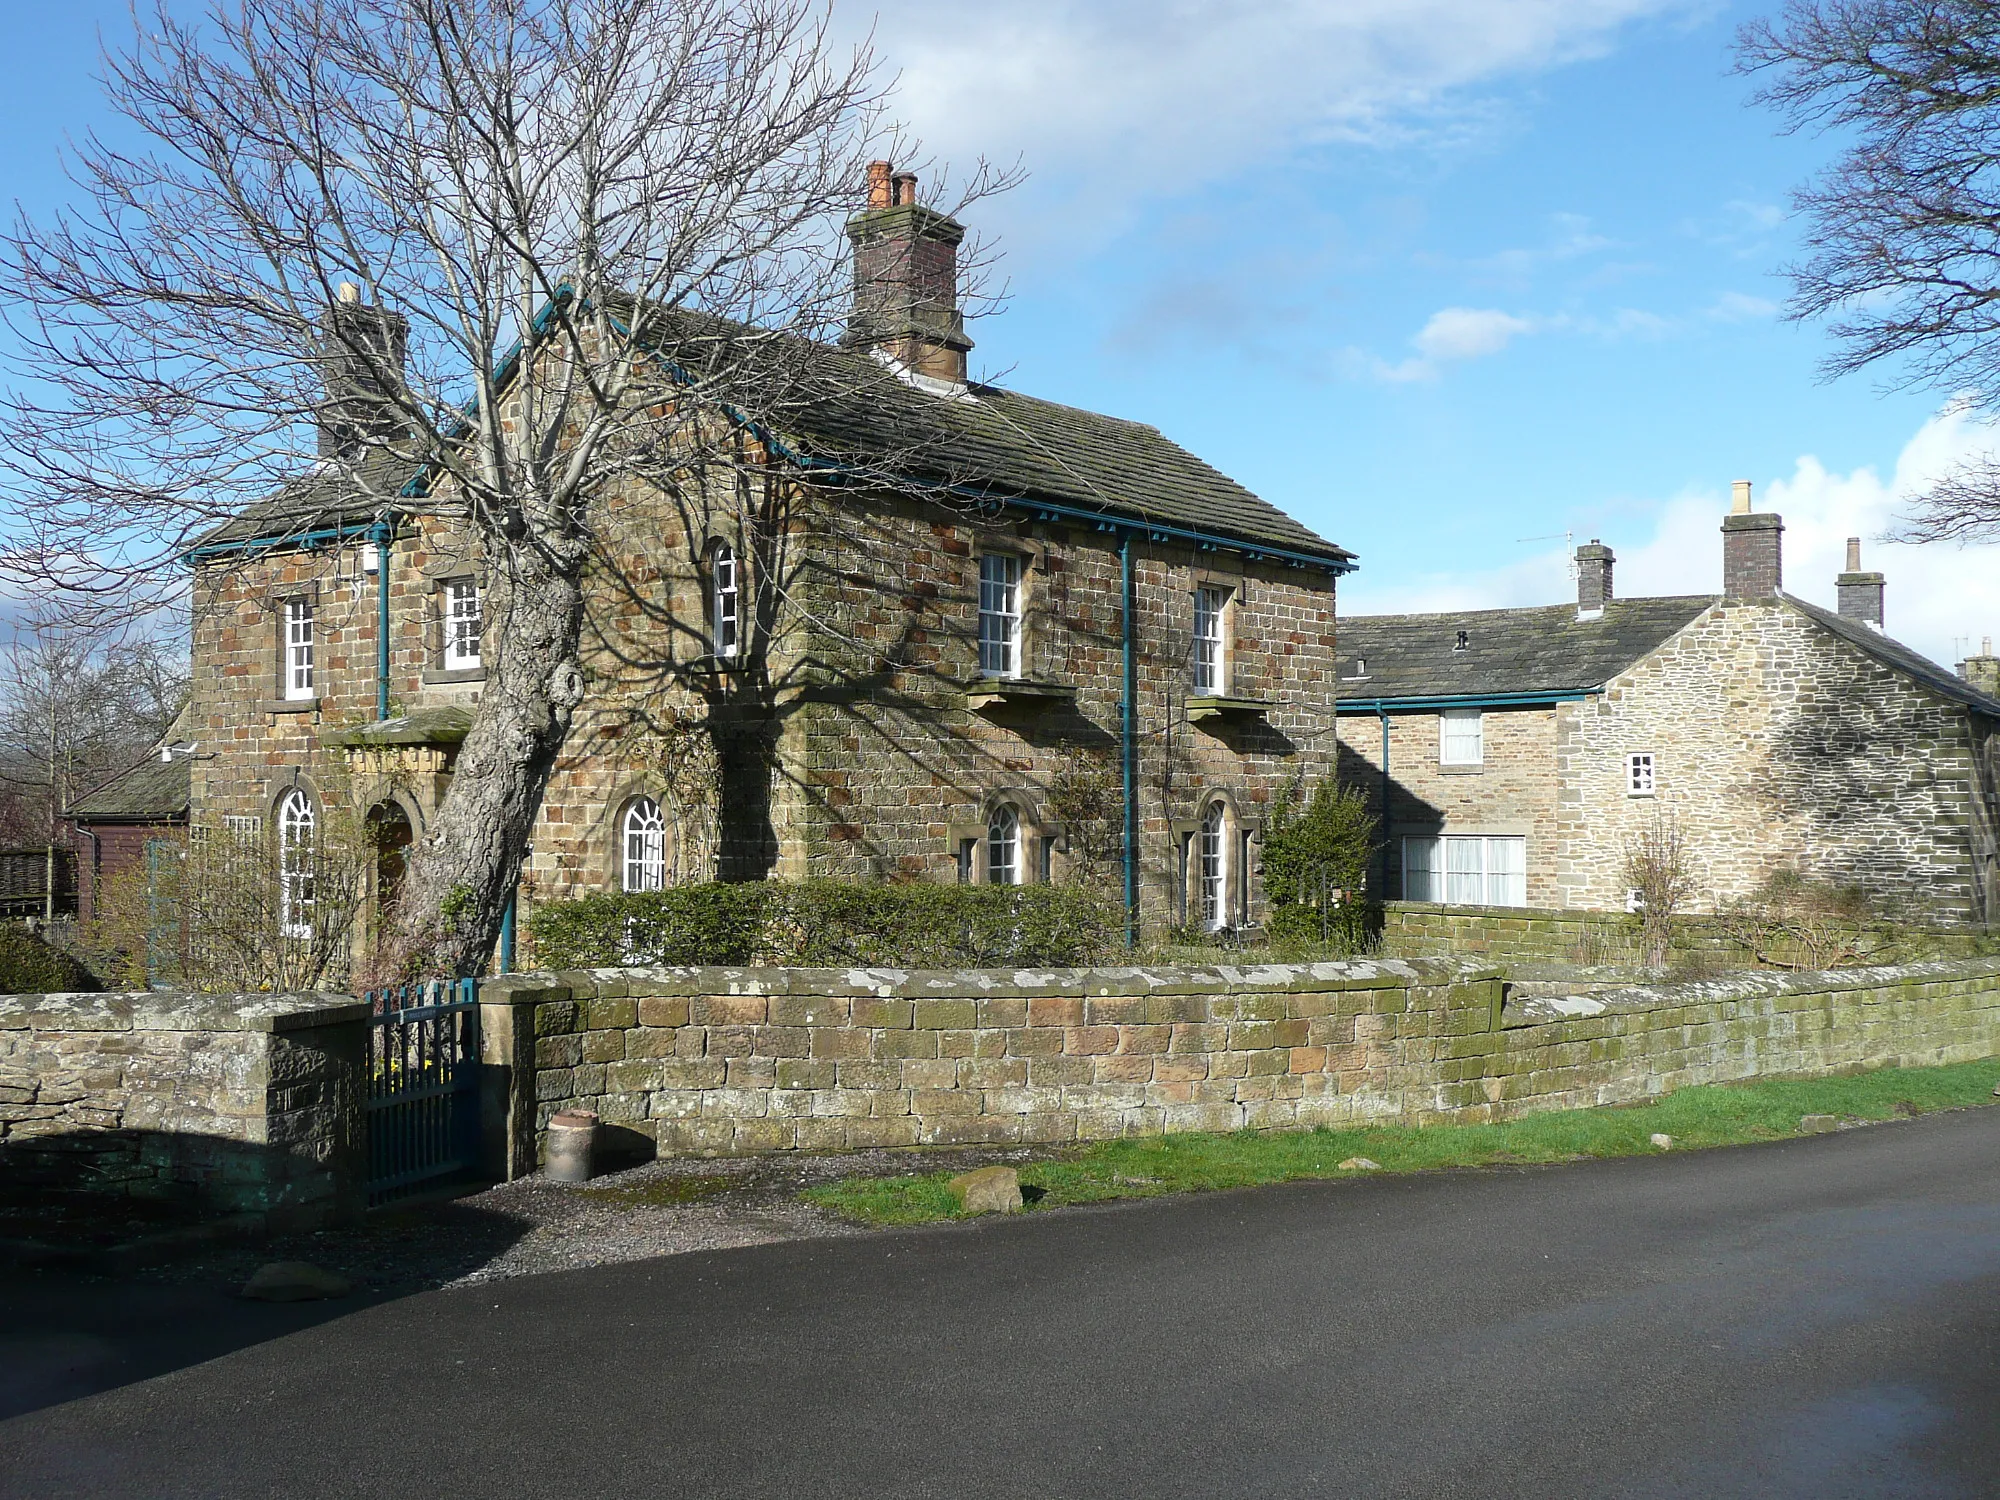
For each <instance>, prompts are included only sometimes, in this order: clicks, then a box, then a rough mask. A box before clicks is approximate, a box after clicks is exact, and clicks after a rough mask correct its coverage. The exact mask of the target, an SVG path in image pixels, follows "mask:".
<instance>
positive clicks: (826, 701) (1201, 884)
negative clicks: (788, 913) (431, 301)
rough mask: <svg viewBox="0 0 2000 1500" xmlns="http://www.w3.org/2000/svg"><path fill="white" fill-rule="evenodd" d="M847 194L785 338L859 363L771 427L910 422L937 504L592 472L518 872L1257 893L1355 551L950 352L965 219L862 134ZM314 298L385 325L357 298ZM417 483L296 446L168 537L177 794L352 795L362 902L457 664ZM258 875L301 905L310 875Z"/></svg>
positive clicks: (1308, 757)
mask: <svg viewBox="0 0 2000 1500" xmlns="http://www.w3.org/2000/svg"><path fill="white" fill-rule="evenodd" d="M868 191H869V196H868V200H867V206H866V207H864V208H862V209H861V210H860V211H859V212H857V214H856V215H855V216H854V218H853V219H852V220H851V221H850V222H849V224H848V230H847V232H848V235H849V237H850V239H851V241H852V244H853V248H854V263H855V300H854V304H853V309H852V313H851V317H850V320H849V324H848V330H847V333H846V336H845V338H844V339H843V340H842V341H841V345H840V346H839V347H833V346H824V347H817V346H816V353H815V356H814V357H815V358H817V359H819V360H821V361H823V362H824V363H825V365H826V367H827V368H828V369H829V370H830V371H833V372H835V373H836V374H840V373H843V372H846V373H852V372H854V371H865V372H867V373H869V374H871V375H872V376H873V377H874V379H875V384H874V386H873V390H874V392H875V394H874V395H873V397H872V398H871V399H870V400H869V401H868V402H865V403H857V402H855V401H852V400H847V401H840V402H834V401H829V402H828V403H827V406H826V408H825V409H824V410H821V411H810V412H807V413H805V414H804V415H803V416H802V418H801V420H800V423H799V429H800V430H798V431H796V432H789V433H785V434H783V435H782V437H783V441H782V442H772V443H771V444H770V449H771V460H772V462H773V463H774V464H781V465H782V464H785V463H789V462H790V461H791V460H792V459H793V458H794V457H795V456H798V455H811V454H812V453H813V452H815V451H816V449H817V448H818V447H823V446H826V445H837V446H838V447H840V449H841V450H842V451H845V452H849V453H852V452H855V451H863V452H865V451H868V450H869V449H870V448H871V447H872V446H879V447H881V448H883V449H884V450H886V449H888V448H890V447H891V446H893V442H894V441H901V438H899V437H898V436H897V435H899V434H908V433H910V432H913V431H914V432H918V433H921V434H922V435H923V437H924V442H923V444H922V447H923V450H924V451H925V452H926V453H928V454H929V455H931V456H932V457H933V458H934V459H936V460H937V461H938V463H939V467H940V472H944V471H948V472H949V475H950V480H951V483H950V498H949V502H948V503H947V501H946V500H944V499H942V498H940V499H932V498H929V497H927V496H926V495H925V494H923V493H921V492H920V491H919V490H916V489H912V488H911V487H908V486H902V487H890V488H881V489H874V488H870V487H869V486H868V485H866V484H855V483H846V484H840V485H831V484H820V483H818V482H817V481H816V479H815V474H816V472H817V471H815V470H814V469H813V468H811V467H810V466H809V465H808V464H807V462H806V461H805V460H803V459H801V461H800V462H799V463H798V464H797V465H796V466H795V467H792V468H788V469H786V471H785V472H786V476H787V482H788V483H791V484H794V485H795V486H796V490H797V498H796V502H795V504H794V507H793V510H792V513H791V516H790V519H789V522H788V524H787V527H786V529H785V531H784V534H783V536H782V538H781V539H780V540H781V543H782V545H781V546H776V547H773V546H770V545H767V544H764V543H760V542H758V541H757V540H756V539H754V538H751V537H749V536H746V535H744V534H742V533H741V532H740V531H739V529H738V528H737V526H736V523H735V522H734V521H732V520H731V519H730V518H729V517H728V516H727V515H726V514H723V513H718V515H717V517H716V518H715V519H714V520H713V522H712V523H711V524H710V525H709V527H708V529H707V530H705V531H703V532H699V533H688V532H686V531H683V530H676V529H675V528H674V527H672V526H669V525H666V524H664V523H663V522H662V521H661V519H660V510H659V507H658V506H657V504H655V503H654V500H653V499H652V498H651V497H648V496H646V495H643V494H632V495H620V496H618V497H615V499H616V503H615V504H608V505H607V506H606V512H607V514H608V515H610V516H612V517H613V518H614V519H613V521H612V522H611V523H608V524H607V528H606V531H605V534H604V536H603V537H602V538H601V539H600V542H599V547H600V550H601V551H602V553H603V554H604V556H603V561H602V565H601V566H600V567H598V568H597V570H596V572H595V573H594V574H593V578H594V582H593V583H592V585H591V589H590V598H591V600H592V607H591V613H590V620H589V623H588V625H587V627H586V638H585V650H586V671H587V676H588V682H589V687H588V694H587V697H586V699H585V701H584V704H583V706H582V708H581V709H580V710H579V712H578V714H577V717H576V721H575V727H574V729H573V731H572V734H571V736H570V740H569V748H568V750H567V751H566V753H565V757H564V759H563V760H562V762H561V764H560V765H559V766H558V768H557V771H556V774H555V777H554V779H553V781H552V783H551V785H550V786H549V789H548V792H547V795H546V798H545V800H544V804H543V807H542V810H541V813H540V817H539V821H538V822H537V824H536V827H535V830H534V835H533V845H532V854H531V857H530V860H529V863H528V866H527V868H526V872H525V875H524V879H523V885H522V889H521V892H520V900H521V901H522V902H524V903H526V904H527V905H529V906H532V905H533V904H534V903H536V902H540V901H547V900H551V899H557V898H565V897H572V896H576V895H580V894H584V893H588V892H599V891H617V890H627V891H636V890H649V889H656V888H659V887H661V886H663V885H667V884H671V883H675V882H683V881H696V880H704V879H709V878H718V877H719V878H724V879H755V878H760V877H763V876H767V875H772V876H785V877H806V876H837V877H842V878H852V879H890V880H931V881H947V882H948V881H978V882H995V883H1025V882H1035V881H1047V880H1059V879H1064V878H1067V877H1069V876H1071V875H1075V874H1090V875H1094V876H1095V877H1096V878H1099V879H1101V880H1102V881H1103V883H1104V884H1105V885H1106V886H1107V887H1108V888H1110V889H1112V890H1114V891H1115V890H1118V889H1120V888H1121V887H1122V888H1123V889H1124V890H1125V891H1126V892H1127V893H1128V897H1129V898H1130V899H1131V900H1132V902H1133V905H1134V907H1135V908H1139V907H1143V909H1144V912H1145V919H1146V920H1147V921H1148V922H1149V923H1151V922H1168V921H1179V920H1197V921H1202V922H1206V923H1208V924H1209V925H1212V926H1223V925H1238V924H1241V923H1243V922H1245V921H1248V920H1253V919H1255V917H1256V916H1257V905H1258V901H1259V893H1258V891H1257V889H1256V886H1255V883H1254V882H1253V880H1252V879H1251V867H1252V862H1253V857H1254V856H1253V846H1254V841H1255V839H1256V837H1257V834H1258V830H1259V827H1260V823H1261V820H1262V818H1263V815H1264V809H1265V808H1266V807H1267V806H1268V804H1269V802H1270V800H1271V798H1272V797H1273V796H1274V795H1275V794H1276V793H1278V792H1279V791H1280V789H1281V788H1283V787H1285V786H1286V785H1288V784H1289V783H1290V782H1291V781H1292V780H1293V779H1294V778H1296V777H1298V776H1300V775H1304V776H1305V777H1307V778H1312V777H1316V776H1320V775H1323V774H1325V773H1326V772H1327V771H1329V770H1331V769H1332V766H1333V763H1334V733H1333V717H1334V686H1333V682H1332V678H1331V673H1330V671H1329V670H1328V668H1329V664H1330V663H1331V661H1332V660H1333V653H1334V596H1335V583H1336V580H1337V579H1338V577H1339V576H1340V575H1341V574H1342V573H1343V572H1346V571H1349V570H1351V568H1352V567H1353V561H1352V556H1351V554H1350V553H1348V552H1347V551H1345V550H1344V549H1342V548H1340V547H1338V546H1336V545H1334V544H1333V543H1331V542H1328V541H1326V540H1325V539H1324V538H1322V537H1320V536H1318V535H1316V534H1315V533H1314V532H1312V531H1311V530H1309V529H1308V528H1307V527H1305V526H1303V525H1301V524H1300V523H1299V522H1297V521H1295V520H1293V519H1292V518H1291V517H1289V516H1287V515H1285V514H1283V513H1282V512H1280V511H1279V510H1277V509H1276V508H1275V507H1273V506H1271V505H1270V504H1268V503H1266V502H1265V501H1263V500H1261V499H1259V498H1258V497H1257V496H1255V495H1253V494H1251V493H1250V492H1249V491H1247V490H1246V489H1244V488H1243V487H1242V486H1241V485H1239V484H1237V483H1235V482H1234V481H1232V480H1230V479H1229V478H1228V477H1226V476H1225V475H1223V474H1220V473H1218V472H1217V471H1216V470H1214V469H1213V468H1210V467H1209V466H1208V465H1206V464H1204V463H1203V462H1201V461H1200V460H1199V459H1197V458H1196V457H1194V456H1193V455H1192V454H1190V453H1188V452H1186V451H1185V450H1183V449H1182V448H1180V447H1179V446H1177V445H1176V444H1174V443H1173V442H1172V441H1170V440H1169V439H1168V438H1166V437H1165V436H1163V435H1162V434H1161V433H1160V432H1158V431H1157V430H1155V429H1154V428H1152V427H1148V426H1145V425H1143V424H1140V423H1137V422H1130V421H1124V420H1120V419H1118V418H1114V417H1107V416H1102V415H1099V414H1097V413H1094V412H1087V411H1081V410H1077V409H1075V408H1072V407H1068V406H1063V405H1059V404H1057V403H1055V402H1051V401H1044V400H1040V399H1037V398H1035V397H1031V396H1027V395H1023V394H1021V393H1019V392H1016V391H1012V390H1007V389H1003V388H1001V387H998V386H994V385H987V384H981V383H979V382H977V381H973V380H970V379H969V378H968V375H967V368H966V354H967V351H968V350H969V349H970V348H971V340H970V339H969V338H968V337H966V335H965V332H964V322H963V318H962V315H961V313H960V311H959V307H958V290H957V282H958V271H957V261H956V257H957V253H958V246H959V243H960V240H961V238H962V236H963V233H964V231H963V229H962V227H961V226H960V225H959V224H957V223H955V222H954V221H953V220H951V219H950V218H948V217H945V216H944V215H941V214H939V213H937V212H935V211H933V210H931V209H929V208H927V207H925V206H923V205H922V204H920V203H919V202H918V201H917V189H916V179H915V178H914V177H913V176H910V175H908V174H895V173H892V172H891V171H890V169H889V168H888V166H887V165H886V164H878V165H877V167H875V168H874V169H872V171H871V179H870V183H869V190H868ZM332 316H333V317H335V318H355V319H368V318H374V319H378V320H381V321H380V325H379V326H381V327H383V328H385V329H387V330H388V333H387V335H386V336H387V337H389V338H390V339H391V340H393V339H394V338H395V337H397V335H396V333H395V323H394V315H393V314H386V313H383V312H380V311H378V310H377V309H374V308H371V307H367V306H364V305H362V304H361V303H360V301H359V299H358V295H356V296H355V297H353V298H351V299H350V300H348V301H346V302H344V303H343V304H342V305H340V306H338V307H336V308H335V309H334V312H333V315H332ZM330 342H332V341H331V340H330ZM342 378H343V377H342V372H341V370H340V368H339V367H338V366H337V365H336V364H334V363H333V362H332V361H330V362H329V371H328V380H329V386H330V390H331V391H332V393H333V395H334V396H335V397H336V398H337V400H336V401H331V402H330V403H329V405H330V407H334V408H335V409H339V410H346V411H349V412H351V411H352V410H353V409H354V407H355V405H356V403H360V404H361V405H364V406H365V404H366V400H367V392H366V391H365V390H357V389H350V388H347V387H344V386H343V385H342V383H341V382H342ZM830 384H839V385H843V388H845V389H850V390H851V389H854V388H855V384H854V382H851V381H849V382H842V381H832V382H830ZM351 431H352V428H351V426H350V427H334V426H332V425H329V427H328V430H327V431H325V432H324V433H323V434H322V442H323V443H324V444H331V445H335V446H336V447H337V446H338V445H340V444H343V443H349V442H352V441H354V439H353V438H352V436H351ZM892 440H893V441H892ZM323 451H324V450H323ZM412 482H413V483H420V482H421V476H413V480H412ZM389 491H390V492H391V493H394V492H395V491H396V486H395V485H391V486H389ZM414 510H415V508H414V507H413V508H412V512H405V511H403V510H399V509H398V508H397V507H395V506H393V505H391V506H388V507H381V506H378V505H375V504H372V503H371V504H363V503H361V502H360V501H359V500H357V499H356V498H355V497H354V496H353V495H351V494H345V493H340V492H337V491H331V492H330V489H329V487H328V486H327V485H325V484H324V483H323V482H320V481H315V480H311V479H307V480H305V481H302V482H301V483H300V484H299V485H298V486H296V487H295V488H294V489H293V490H291V491H289V492H287V493H285V494H283V495H279V496H277V497H274V498H273V499H272V500H271V501H270V502H268V503H267V504H264V505H262V506H259V507H255V508H253V509H252V510H250V511H248V512H246V513H245V514H244V515H243V516H241V517H240V518H239V519H237V520H236V521H234V522H232V523H230V524H229V525H227V526H225V527H223V528H221V529H220V530H218V531H217V532H216V533H215V534H213V535H212V536H211V537H210V538H208V539H207V541H206V542H205V543H204V545H202V546H201V547H200V548H199V549H197V550H196V552H195V553H194V554H193V558H192V562H193V570H194V596H195V612H194V617H195V627H194V636H193V698H192V703H191V705H190V708H189V712H188V716H187V720H186V725H187V729H186V734H187V738H188V739H189V740H190V741H191V742H192V744H193V754H192V755H191V757H190V761H189V764H190V766H191V768H192V781H191V788H190V804H191V809H192V812H191V816H192V818H193V821H194V823H195V824H196V826H197V827H198V828H226V829H229V830H232V831H233V832H234V833H235V834H236V835H237V836H239V837H244V838H252V837H261V838H265V839H268V840H269V841H271V843H272V844H273V846H274V847H276V848H277V849H278V850H279V851H280V853H281V854H284V852H285V851H290V850H295V849H300V848H303V847H305V846H306V845H307V844H309V842H310V841H311V840H312V839H313V838H315V837H316V830H317V829H318V828H319V827H320V826H321V825H322V824H323V822H324V820H325V819H326V817H327V813H328V810H329V808H331V807H334V806H345V807H346V808H348V809H349V810H351V811H354V812H358V813H362V814H365V817H366V818H367V820H368V823H369V826H370V827H371V828H372V829H373V830H374V832H375V835H376V839H377V840H378V841H379V844H380V846H381V850H382V852H381V855H380V858H379V862H378V867H377V869H376V871H375V875H374V884H375V899H377V900H378V901H379V900H380V899H382V898H385V897H386V896H388V895H389V894H390V893H391V892H392V891H393V888H394V883H395V880H396V878H397V875H398V873H399V871H400V868H401V859H402V854H401V849H402V847H403V846H405V845H407V844H408V843H409V841H411V840H412V839H420V838H422V837H423V835H424V831H425V827H426V824H427V821H428V820H429V819H430V818H431V816H432V815H433V813H434V811H435V809H436V808H437V806H438V805H439V802H440V799H441V798H442V797H443V796H444V795H445V792H446V789H447V788H448V786H449V785H450V783H451V778H452V775H453V771H454V765H455V757H456V753H457V749H458V746H459V744H460V742H461V741H462V740H463V738H464V735H465V733H466V730H467V727H468V725H469V723H470V721H471V716H472V714H473V712H474V711H475V710H476V708H477V705H478V703H479V701H480V694H481V692H482V685H483V683H484V680H485V663H486V656H485V651H486V647H485V644H484V641H483V620H482V609H481V589H482V582H481V572H482V567H483V566H484V563H483V560H482V557H481V555H480V553H479V550H478V548H477V547H476V546H475V545H474V543H473V540H472V539H471V538H470V537H467V536H463V535H458V534H455V533H454V532H453V531H452V530H451V528H450V527H449V526H448V525H446V524H445V523H443V522H441V521H439V520H438V519H437V518H436V517H435V516H431V515H424V514H420V513H414ZM621 518H622V519H621ZM1065 789H1067V790H1065ZM1128 824H1129V827H1130V829H1131V832H1132V834H1133V835H1135V837H1130V838H1128V837H1127V836H1126V829H1127V826H1128ZM1128 848H1129V849H1130V850H1131V854H1130V855H1129V857H1128V856H1127V854H1126V853H1125V851H1126V850H1127V849H1128ZM286 857H287V858H289V855H287V856H286ZM288 879H289V877H288ZM285 899H286V901H287V903H288V906H287V910H288V911H290V910H292V908H293V907H296V908H297V916H298V919H299V920H301V921H303V920H304V919H305V917H306V916H307V915H309V912H308V910H307V908H309V906H310V903H311V901H312V899H313V897H312V895H311V893H310V891H309V889H308V888H307V884H306V882H305V881H304V880H303V879H300V880H299V881H297V882H295V883H293V884H287V886H286V897H285Z"/></svg>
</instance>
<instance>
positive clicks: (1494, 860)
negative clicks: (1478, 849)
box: [1484, 839, 1528, 906]
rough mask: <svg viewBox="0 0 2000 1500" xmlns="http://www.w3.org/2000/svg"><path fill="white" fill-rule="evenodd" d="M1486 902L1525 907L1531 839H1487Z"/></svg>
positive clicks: (1494, 904) (1488, 903)
mask: <svg viewBox="0 0 2000 1500" xmlns="http://www.w3.org/2000/svg"><path fill="white" fill-rule="evenodd" d="M1484 842H1485V844H1486V904H1487V905H1488V906H1526V905H1527V904H1528V841H1527V840H1526V839H1487V840H1485V841H1484Z"/></svg>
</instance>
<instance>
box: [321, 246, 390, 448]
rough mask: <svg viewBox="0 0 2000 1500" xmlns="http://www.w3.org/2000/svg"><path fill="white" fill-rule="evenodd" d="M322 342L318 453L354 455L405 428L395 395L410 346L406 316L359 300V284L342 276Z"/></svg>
mask: <svg viewBox="0 0 2000 1500" xmlns="http://www.w3.org/2000/svg"><path fill="white" fill-rule="evenodd" d="M325 329H326V334H325V339H324V342H323V343H322V345H321V348H322V350H323V352H322V354H321V356H320V368H321V379H322V381H323V382H324V384H325V387H326V399H325V400H324V401H323V402H322V403H321V404H320V409H319V456H320V457H321V458H336V457H338V458H352V457H354V456H355V455H356V454H358V453H359V452H360V451H361V450H362V449H363V448H365V447H367V446H368V445H369V444H370V443H382V442H388V441H390V440H391V439H393V438H395V437H396V436H397V435H398V434H400V433H402V432H403V431H404V424H403V418H402V414H401V413H400V412H398V411H397V410H396V406H395V403H394V400H393V393H394V390H395V382H397V381H398V380H400V378H401V376H402V372H403V367H404V363H405V361H406V360H407V359H408V357H409V351H410V320H409V319H408V318H406V317H404V316H403V315H402V314H401V313H398V312H390V311H389V310H388V309H386V308H381V307H370V306H368V305H367V304H365V303H363V302H362V300H361V288H359V287H358V286H356V285H355V284H354V283H353V282H351V281H343V282H341V284H340V288H339V291H338V293H337V300H336V301H335V302H334V304H333V306H332V307H330V308H328V309H327V314H326V322H325Z"/></svg>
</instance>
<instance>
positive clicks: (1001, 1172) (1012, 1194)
mask: <svg viewBox="0 0 2000 1500" xmlns="http://www.w3.org/2000/svg"><path fill="white" fill-rule="evenodd" d="M946 1186H947V1187H949V1188H950V1189H951V1195H952V1196H953V1197H954V1198H956V1199H958V1201H959V1206H960V1207H962V1208H963V1209H964V1210H965V1211H966V1212H967V1213H969V1214H1011V1213H1014V1212H1016V1211H1018V1210H1019V1209H1020V1207H1021V1174H1020V1173H1019V1172H1017V1171H1015V1170H1014V1169H1013V1168H1012V1167H981V1168H979V1169H978V1170H977V1171H973V1172H961V1173H959V1174H958V1176H956V1177H954V1178H952V1180H951V1181H950V1182H949V1183H947V1184H946Z"/></svg>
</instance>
